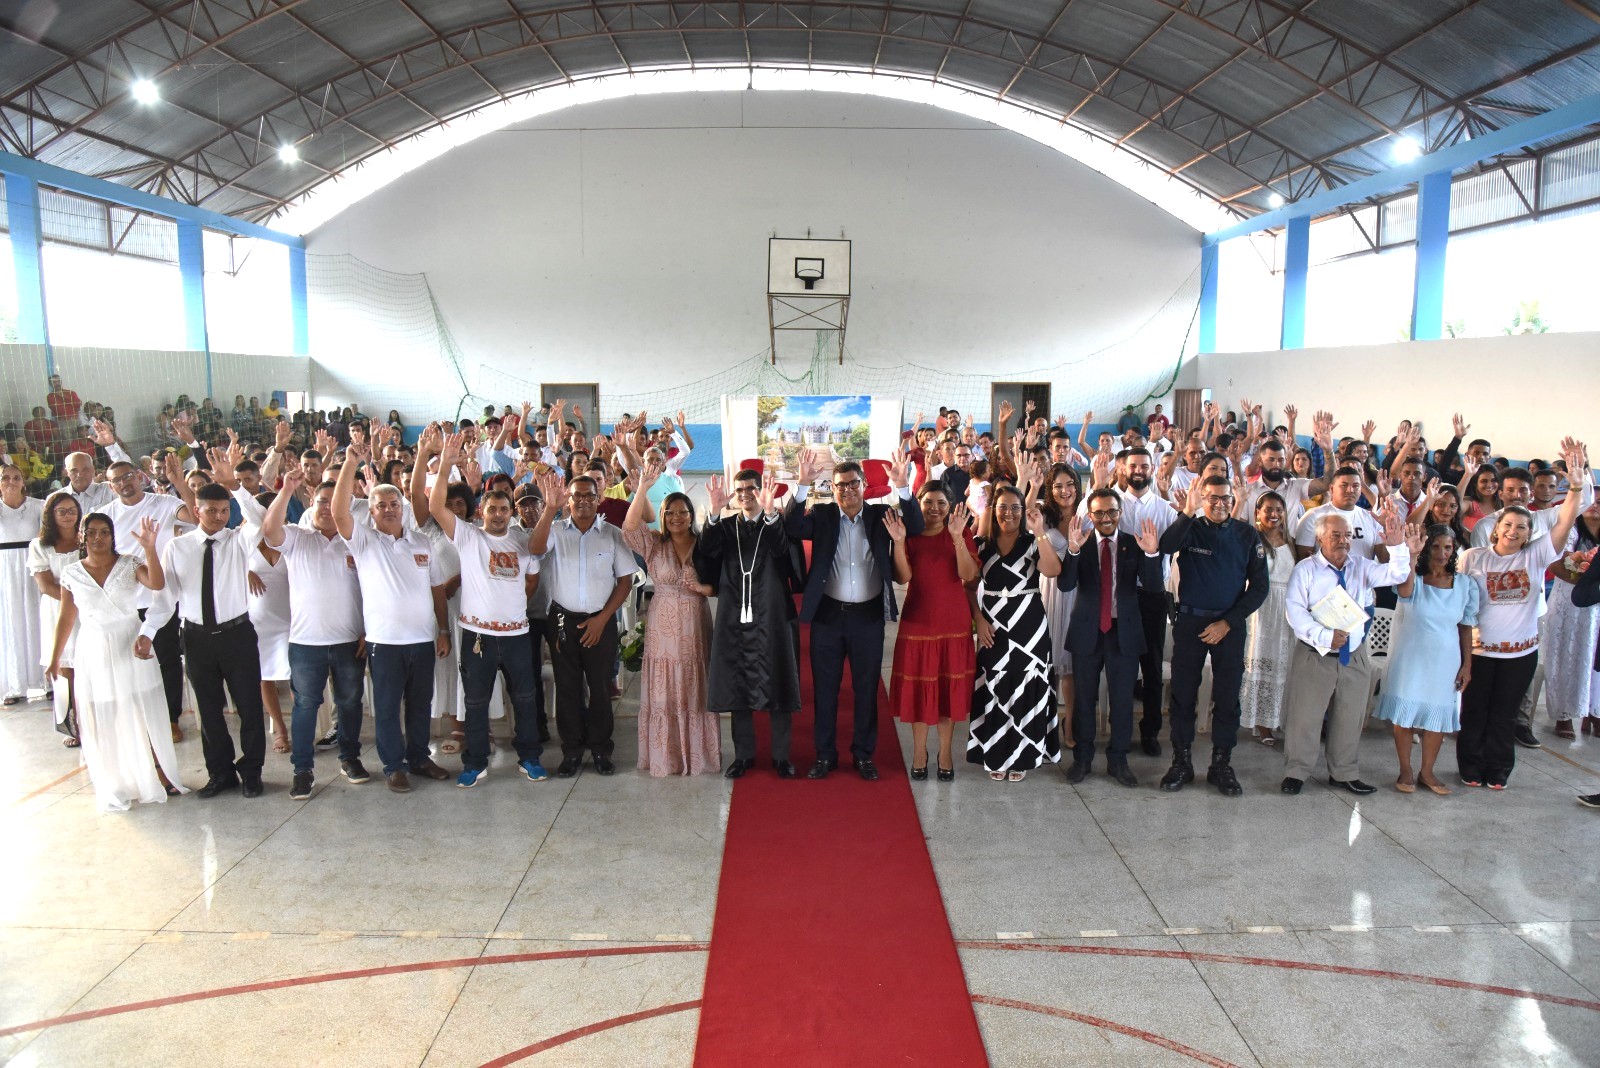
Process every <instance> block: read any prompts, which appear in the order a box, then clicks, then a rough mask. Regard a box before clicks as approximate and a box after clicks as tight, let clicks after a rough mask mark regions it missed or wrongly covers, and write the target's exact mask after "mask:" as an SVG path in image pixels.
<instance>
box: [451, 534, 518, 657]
mask: <svg viewBox="0 0 1600 1068" xmlns="http://www.w3.org/2000/svg"><path fill="white" fill-rule="evenodd" d="M453 540H454V542H455V547H456V551H457V552H458V553H460V554H461V609H460V612H459V614H458V616H457V619H458V620H459V622H460V623H461V629H462V630H470V631H476V632H477V633H479V634H507V635H509V634H526V633H528V594H527V590H526V588H525V585H524V582H523V576H524V575H537V574H538V573H539V558H538V557H537V556H534V555H533V554H532V553H530V552H528V535H527V534H526V533H524V532H523V531H520V530H518V529H517V528H515V527H512V528H511V529H510V530H508V531H507V532H506V533H504V534H501V535H499V536H498V537H496V536H495V535H493V534H487V533H485V532H484V531H482V530H480V529H479V528H477V527H475V526H473V525H472V524H471V523H464V522H462V521H461V520H459V519H458V520H456V533H455V537H454V539H453Z"/></svg>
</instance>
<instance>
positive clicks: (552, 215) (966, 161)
mask: <svg viewBox="0 0 1600 1068" xmlns="http://www.w3.org/2000/svg"><path fill="white" fill-rule="evenodd" d="M807 230H810V231H811V232H812V233H813V234H814V235H815V236H817V237H827V238H837V237H838V236H839V235H840V232H841V230H842V231H843V232H844V234H845V236H847V237H848V238H850V239H851V240H852V241H853V242H854V249H853V252H854V258H853V278H854V300H853V302H852V304H851V307H850V318H849V330H848V335H847V348H848V350H849V356H848V357H847V366H846V368H845V371H844V375H843V376H840V375H834V376H833V381H832V382H830V383H829V385H830V386H833V385H837V384H838V382H839V381H840V380H841V377H842V380H843V382H844V384H845V385H846V386H848V385H850V379H849V373H850V371H851V366H852V365H855V364H861V365H874V366H877V367H892V366H897V365H901V364H916V365H918V366H919V368H920V370H918V371H916V372H913V373H908V374H905V375H901V376H898V377H894V378H891V377H890V376H887V375H883V376H879V377H878V378H877V379H874V381H873V389H874V390H876V389H878V388H887V389H890V390H892V391H895V392H900V393H903V394H904V395H906V396H907V399H908V408H907V410H908V414H909V413H910V412H911V411H913V410H915V408H916V407H923V406H925V405H926V404H928V403H930V402H931V403H935V404H936V403H937V401H938V399H939V398H940V397H942V396H946V395H947V394H948V391H949V390H951V389H952V388H954V387H953V384H952V383H951V382H950V381H948V380H943V381H942V380H941V379H942V378H943V376H946V375H959V374H963V373H966V374H971V375H972V376H973V380H974V381H977V380H978V378H979V376H981V377H982V381H983V394H984V401H985V405H984V406H985V407H987V383H988V381H989V380H990V379H1003V378H1006V377H1007V376H1008V375H1009V374H1011V373H1012V372H1015V371H1020V370H1025V369H1037V368H1051V367H1055V368H1057V371H1056V372H1055V373H1054V374H1053V375H1052V379H1053V381H1054V382H1055V384H1056V389H1055V394H1054V396H1053V398H1052V400H1053V402H1054V403H1053V407H1056V408H1057V409H1058V410H1061V411H1071V412H1073V413H1074V414H1073V418H1076V417H1077V413H1079V412H1081V411H1082V410H1083V408H1085V407H1090V406H1092V407H1095V408H1096V409H1097V410H1098V409H1102V408H1106V409H1110V410H1112V411H1113V417H1114V410H1115V409H1117V408H1120V407H1121V405H1123V404H1128V403H1136V402H1138V401H1140V400H1141V399H1142V398H1143V396H1144V394H1145V392H1146V391H1147V390H1149V389H1150V388H1151V387H1152V386H1154V385H1156V384H1158V383H1159V384H1160V385H1162V386H1163V387H1164V386H1165V384H1166V382H1167V380H1169V379H1170V376H1171V374H1172V373H1173V372H1174V371H1175V369H1176V366H1177V362H1178V359H1179V357H1180V355H1181V353H1182V352H1183V350H1184V346H1185V344H1186V338H1187V337H1188V335H1189V333H1190V329H1191V326H1192V320H1193V311H1194V306H1195V300H1196V299H1197V296H1198V262H1199V254H1198V235H1197V234H1196V233H1195V232H1194V231H1193V230H1192V229H1190V228H1189V227H1188V226H1186V225H1185V224H1183V223H1180V222H1178V221H1177V220H1176V219H1174V218H1172V217H1171V216H1169V215H1167V214H1166V213H1165V212H1163V211H1161V210H1159V209H1157V208H1155V207H1154V206H1152V205H1151V204H1149V203H1148V202H1147V201H1144V200H1142V199H1140V198H1139V197H1137V196H1135V195H1134V194H1132V193H1129V192H1127V191H1126V190H1125V189H1123V188H1122V187H1121V186H1119V185H1117V184H1115V183H1114V182H1112V181H1111V180H1110V179H1108V178H1105V177H1103V176H1102V175H1100V174H1098V173H1096V172H1094V171H1092V170H1090V169H1089V168H1086V167H1084V166H1082V165H1080V164H1078V163H1076V162H1074V161H1072V160H1070V159H1068V158H1066V157H1064V156H1062V155H1060V154H1059V153H1056V152H1054V151H1052V150H1050V149H1046V148H1044V147H1042V146H1039V145H1038V144H1036V143H1034V142H1032V141H1029V140H1027V139H1026V138H1023V137H1021V136H1020V135H1017V134H1014V133H1011V132H1009V131H1005V130H1002V129H1000V128H998V127H993V126H989V125H988V124H985V123H981V122H978V121H976V120H972V119H968V118H966V117H964V116H958V115H953V114H950V113H947V112H942V111H939V110H937V109H934V108H930V107H927V106H924V105H918V104H908V103H904V102H899V101H887V100H879V99H875V98H871V97H864V96H858V95H851V94H834V93H805V92H765V91H752V92H743V93H709V94H682V95H672V96H659V97H643V98H635V99H631V100H619V101H611V102H606V103H600V104H593V105H586V106H584V107H581V108H574V109H569V110H567V111H563V112H558V113H556V114H553V115H550V116H545V117H543V118H540V119H537V120H531V121H529V122H526V123H523V124H520V125H517V126H515V127H511V128H507V129H505V130H503V131H500V132H497V133H494V134H490V135H487V136H485V137H483V138H481V139H479V140H478V141H475V142H472V143H470V144H468V145H465V146H463V147H461V148H458V149H455V150H453V151H451V152H449V153H447V154H446V155H444V156H442V157H440V158H439V159H437V160H435V161H433V162H431V163H429V164H427V165H425V166H423V167H421V168H419V169H418V170H416V171H414V172H412V173H411V174H409V175H406V176H405V177H402V178H400V179H399V180H397V181H396V182H394V183H393V184H391V185H389V186H388V187H386V188H385V189H383V190H381V191H380V192H378V193H376V194H374V195H373V196H371V197H369V198H367V199H366V200H364V201H362V202H360V203H358V204H356V205H355V206H354V207H352V208H350V209H348V210H346V211H345V212H343V213H342V214H341V215H339V216H337V217H336V218H334V219H333V220H332V221H330V222H328V223H327V224H325V225H324V226H322V227H321V228H319V229H318V230H315V231H313V232H312V233H311V234H309V235H308V237H307V242H308V252H309V254H310V257H311V261H312V274H313V279H312V282H313V285H312V291H313V292H312V297H313V301H312V309H311V337H312V348H313V355H314V356H316V357H317V358H318V361H319V364H320V366H321V367H323V368H325V369H327V370H328V372H329V374H330V376H331V377H330V380H331V381H334V382H336V383H337V389H338V391H339V392H341V393H352V394H357V395H366V396H368V397H373V398H376V397H383V396H387V395H393V396H395V397H396V399H397V401H398V400H404V399H409V398H408V396H407V395H403V394H401V393H400V392H398V391H396V389H395V385H396V382H395V380H396V378H397V377H403V378H405V379H406V381H407V383H408V384H412V385H416V386H419V387H424V388H425V389H426V390H427V391H431V392H436V393H438V394H441V395H442V394H445V393H448V392H449V391H451V390H454V391H455V393H457V394H459V393H460V392H462V388H461V380H462V379H463V378H464V379H465V380H466V382H467V387H468V390H469V391H474V392H476V393H477V394H478V395H481V396H484V397H487V398H489V399H498V400H506V399H522V395H523V393H524V390H525V389H526V387H527V386H528V385H536V384H537V383H539V382H554V381H580V382H582V381H598V382H599V383H600V392H601V397H602V405H603V407H604V404H605V398H607V397H608V396H609V397H615V396H617V395H618V394H619V393H621V394H636V393H645V392H649V391H651V390H657V389H667V390H670V389H672V388H676V387H681V386H682V385H684V384H686V383H690V382H694V381H697V380H702V379H705V378H706V377H707V376H713V375H714V374H715V373H716V372H719V371H721V370H722V369H724V368H728V367H730V366H732V365H735V364H739V363H741V362H746V361H749V360H751V359H752V358H753V357H754V356H756V354H758V353H762V352H764V351H765V350H766V349H767V346H768V333H767V311H766V299H765V280H766V273H765V272H766V250H767V239H768V238H769V237H770V236H772V234H773V233H774V232H776V233H777V234H779V235H780V236H804V235H805V234H806V232H807ZM341 254H348V258H347V260H353V261H355V262H359V263H360V264H363V265H366V266H368V267H370V268H372V269H375V270H378V271H383V272H393V274H394V275H395V276H397V277H398V276H406V275H415V274H419V273H420V274H423V275H425V277H426V282H427V288H428V290H429V291H430V293H431V300H432V301H433V302H434V303H435V304H436V307H437V310H438V313H439V320H440V323H441V324H442V326H443V328H444V329H446V330H447V331H448V334H449V336H450V338H451V339H452V342H453V345H454V347H455V349H457V350H459V363H460V368H459V373H457V371H458V369H457V368H454V367H452V366H449V361H442V362H436V363H435V365H434V366H431V367H429V366H424V363H423V362H420V361H418V360H417V359H414V358H412V357H410V356H406V357H405V358H404V359H403V360H401V361H400V363H399V364H398V366H399V367H400V368H401V374H400V375H399V376H397V375H396V373H395V370H394V369H395V367H396V366H397V365H396V363H395V362H394V361H393V359H392V358H391V351H390V350H391V349H392V348H393V346H389V347H387V348H382V349H381V350H379V351H374V350H375V349H377V348H378V347H377V346H371V345H363V344H362V343H361V341H360V338H359V333H360V332H359V331H352V330H351V329H349V328H348V326H347V324H344V323H337V324H336V323H335V320H336V319H340V317H341V316H342V315H343V314H344V312H345V311H347V310H348V309H347V308H342V307H341V305H342V304H343V303H344V301H343V299H342V297H341V295H340V294H341V291H342V289H344V288H360V289H361V290H362V292H363V294H364V295H363V296H362V297H361V299H362V301H363V302H365V303H364V305H363V307H364V308H365V311H364V312H363V314H364V315H365V316H366V318H365V320H363V321H367V322H371V321H373V318H372V315H371V314H370V313H371V310H372V308H374V307H377V306H379V305H377V304H374V301H375V300H378V299H379V298H380V297H381V293H379V292H378V290H376V289H374V288H373V287H372V284H369V282H362V283H360V285H359V287H352V286H351V285H348V284H346V283H344V282H336V281H332V280H331V278H332V275H331V274H330V276H329V277H330V281H329V282H327V283H325V284H319V283H318V281H317V272H318V270H319V269H320V268H319V267H318V264H319V263H326V264H334V263H335V262H336V260H335V257H338V256H340V255H341ZM330 270H331V268H330ZM1175 298H1176V299H1175ZM397 299H398V298H397ZM407 314H411V313H407ZM415 318H416V319H418V320H419V321H418V322H417V323H415V324H414V330H415V331H417V332H418V333H419V336H420V334H426V333H427V332H428V330H429V329H430V327H429V325H428V324H427V323H424V322H421V321H420V320H421V319H423V318H426V317H425V316H420V315H418V316H415ZM330 338H331V339H335V340H333V341H332V342H331V343H330V341H329V339H330ZM1130 339H1136V340H1135V341H1132V342H1130ZM790 340H791V341H793V340H794V339H790ZM799 341H800V344H801V347H802V348H803V349H804V350H805V352H804V354H803V355H802V358H801V359H800V360H799V362H798V363H791V362H790V353H791V351H793V350H792V348H791V347H785V348H783V349H782V350H781V351H782V353H783V355H784V363H785V366H783V367H781V368H780V370H784V371H785V372H786V373H788V374H790V375H798V374H799V373H801V372H802V371H803V370H804V363H805V360H804V358H803V357H804V355H809V350H810V348H811V339H810V337H809V335H806V336H802V337H801V338H800V339H799ZM1119 342H1121V343H1123V344H1122V345H1121V347H1120V348H1119V349H1118V351H1117V353H1116V355H1115V358H1111V357H1106V356H1102V357H1100V358H1095V357H1092V356H1091V354H1093V353H1096V352H1097V351H1099V350H1103V349H1106V348H1107V347H1108V346H1112V345H1114V344H1116V343H1119ZM330 344H331V345H332V347H333V348H334V349H335V350H336V351H329V345H330ZM401 347H402V348H403V347H404V346H401ZM1189 347H1190V348H1192V343H1190V344H1189ZM1072 360H1078V361H1081V362H1079V363H1077V364H1076V365H1075V366H1070V367H1060V366H1059V365H1062V364H1063V363H1066V362H1068V361H1072ZM879 383H884V385H882V386H881V387H880V385H879ZM714 388H715V387H714V386H713V385H712V384H709V383H708V384H707V385H706V386H705V389H706V390H707V391H708V392H710V391H714ZM826 391H828V390H825V389H817V390H813V389H808V388H796V389H794V390H793V392H826ZM508 394H510V396H508ZM319 399H320V394H319ZM710 401H711V402H712V403H713V404H714V401H715V398H710ZM951 403H955V401H951ZM373 406H374V407H376V406H378V405H376V404H375V405H373ZM391 406H395V407H400V406H401V405H400V404H399V403H396V404H394V405H391ZM644 406H646V405H645V403H644V402H643V401H641V402H640V403H639V404H638V407H644ZM648 407H649V408H650V409H651V410H652V412H653V413H658V409H659V408H660V407H661V406H660V405H657V404H654V403H651V404H649V405H648ZM674 407H676V406H674ZM634 410H637V408H635V409H634ZM402 414H406V415H408V416H411V417H413V418H414V415H413V414H412V413H405V412H403V413H402ZM691 418H692V419H694V416H693V413H691ZM694 421H696V422H698V421H699V420H698V419H694Z"/></svg>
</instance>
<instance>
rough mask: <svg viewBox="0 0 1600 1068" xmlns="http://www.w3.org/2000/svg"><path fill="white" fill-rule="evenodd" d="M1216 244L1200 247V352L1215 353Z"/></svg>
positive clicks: (1206, 243) (1211, 242) (1208, 242)
mask: <svg viewBox="0 0 1600 1068" xmlns="http://www.w3.org/2000/svg"><path fill="white" fill-rule="evenodd" d="M1217 248H1218V246H1217V243H1216V242H1214V241H1207V242H1205V243H1204V244H1202V245H1201V246H1200V351H1201V352H1216V351H1217V259H1218V256H1217Z"/></svg>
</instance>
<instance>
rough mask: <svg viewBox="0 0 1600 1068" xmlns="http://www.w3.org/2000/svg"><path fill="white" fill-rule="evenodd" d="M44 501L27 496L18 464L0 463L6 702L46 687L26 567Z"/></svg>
mask: <svg viewBox="0 0 1600 1068" xmlns="http://www.w3.org/2000/svg"><path fill="white" fill-rule="evenodd" d="M43 519H44V502H43V501H40V500H37V499H35V498H33V497H30V496H28V482H27V479H26V478H25V477H24V476H23V474H22V469H21V468H19V467H17V466H15V465H13V464H3V465H0V620H4V621H5V627H6V636H5V640H4V641H0V694H3V695H4V697H3V699H4V702H5V703H6V704H7V705H14V704H18V703H20V702H21V701H23V700H24V699H25V698H26V697H27V694H28V691H29V690H38V689H42V688H43V687H44V674H43V672H42V671H41V670H40V666H39V654H40V644H41V643H40V639H39V587H38V586H37V585H35V584H34V581H33V577H32V576H31V575H30V574H29V573H28V546H29V544H31V543H32V541H33V539H34V538H37V537H38V536H39V524H40V523H41V522H42V521H43Z"/></svg>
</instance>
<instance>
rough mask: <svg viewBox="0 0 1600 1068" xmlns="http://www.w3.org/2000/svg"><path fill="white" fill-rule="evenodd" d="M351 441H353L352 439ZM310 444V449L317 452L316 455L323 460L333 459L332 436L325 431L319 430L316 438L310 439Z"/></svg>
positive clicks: (333, 446)
mask: <svg viewBox="0 0 1600 1068" xmlns="http://www.w3.org/2000/svg"><path fill="white" fill-rule="evenodd" d="M352 440H354V439H353V438H352ZM312 442H313V444H312V447H313V448H315V449H316V450H317V455H319V456H321V457H322V458H323V460H331V459H333V454H334V450H335V445H334V443H333V435H332V434H330V433H328V432H327V431H326V430H319V431H317V433H316V436H315V437H314V438H313V439H312Z"/></svg>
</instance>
